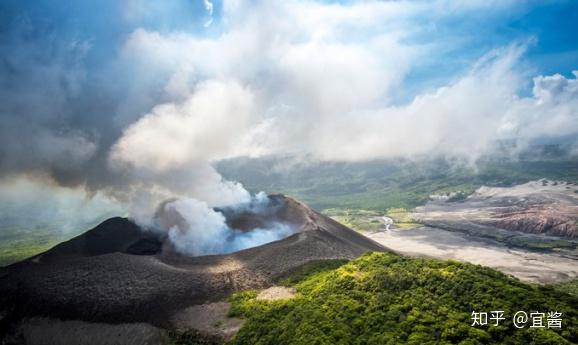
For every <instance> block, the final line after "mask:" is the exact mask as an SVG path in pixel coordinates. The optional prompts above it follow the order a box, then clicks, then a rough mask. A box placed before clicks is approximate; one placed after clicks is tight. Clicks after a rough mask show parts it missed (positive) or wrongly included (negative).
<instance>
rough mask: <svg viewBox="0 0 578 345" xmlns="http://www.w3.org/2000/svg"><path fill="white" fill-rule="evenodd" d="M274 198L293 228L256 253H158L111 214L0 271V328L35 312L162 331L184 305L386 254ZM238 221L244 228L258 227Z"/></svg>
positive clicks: (144, 235)
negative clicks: (326, 263) (313, 266)
mask: <svg viewBox="0 0 578 345" xmlns="http://www.w3.org/2000/svg"><path fill="white" fill-rule="evenodd" d="M271 198H272V199H273V200H274V202H275V203H277V204H278V205H280V206H278V207H276V209H275V212H274V214H273V215H270V216H271V217H274V218H275V219H276V220H277V221H282V222H285V223H290V224H292V225H294V226H296V227H297V228H298V230H297V232H296V233H295V234H293V235H291V236H289V237H287V238H285V239H283V240H279V241H275V242H271V243H268V244H265V245H262V246H259V247H254V248H250V249H246V250H242V251H239V252H235V253H232V254H226V255H209V256H199V257H188V256H183V255H179V254H177V253H175V252H173V251H170V250H164V251H160V249H161V247H162V243H161V242H160V240H159V239H157V238H155V237H152V235H151V234H150V233H148V232H144V231H141V229H139V227H138V226H137V225H135V224H134V223H132V222H131V221H129V220H127V219H124V218H112V219H109V220H107V221H105V222H103V223H102V224H100V225H99V226H97V227H95V228H94V229H92V230H90V231H88V232H86V233H84V234H82V235H80V236H78V237H75V238H73V239H71V240H70V241H67V242H64V243H62V244H60V245H57V246H56V247H54V248H52V249H50V250H49V251H47V252H45V253H43V254H40V255H38V256H36V257H33V258H31V259H28V260H25V261H24V262H21V263H18V264H15V265H12V266H10V267H8V268H5V269H0V315H5V316H4V318H3V319H2V318H1V317H0V326H2V327H3V329H4V330H10V329H13V328H14V327H15V325H17V324H18V323H19V321H20V320H22V319H24V318H30V317H38V316H41V317H49V318H59V319H63V320H81V321H89V322H102V323H139V322H140V323H142V322H144V323H150V324H153V325H155V326H159V327H164V326H166V320H168V319H169V318H170V316H171V315H174V314H175V313H177V312H178V311H180V310H182V309H184V308H186V307H189V306H191V305H194V304H200V303H204V302H206V301H214V300H219V299H222V298H223V297H225V296H227V295H228V294H230V293H232V292H234V291H239V290H244V289H249V288H264V287H268V286H271V285H273V284H274V283H275V282H276V281H277V280H278V279H279V278H281V277H283V276H285V275H287V274H288V273H290V272H292V271H293V270H295V269H297V268H299V267H300V266H302V265H304V264H306V263H308V262H311V261H317V260H326V259H352V258H355V257H357V256H359V255H361V254H363V253H364V252H367V251H384V250H386V249H385V248H384V247H382V246H381V245H379V244H377V243H376V242H373V241H372V240H370V239H368V238H366V237H364V236H362V235H360V234H358V233H356V232H355V231H353V230H351V229H349V228H347V227H345V226H343V225H341V224H339V223H337V222H335V221H334V220H332V219H330V218H328V217H325V216H323V215H321V214H319V213H317V212H315V211H313V210H312V209H310V208H308V207H307V206H305V205H303V204H302V203H300V202H298V201H296V200H293V199H291V198H287V197H284V196H281V195H276V196H271ZM227 217H234V215H232V214H229V215H228V216H227ZM242 217H243V219H242V222H243V223H244V224H249V223H255V224H258V223H259V221H260V220H258V219H254V220H251V219H250V217H249V216H248V215H247V214H242ZM227 220H228V221H229V222H231V223H235V222H236V221H237V220H235V219H227ZM237 222H238V221H237ZM135 254H136V255H135Z"/></svg>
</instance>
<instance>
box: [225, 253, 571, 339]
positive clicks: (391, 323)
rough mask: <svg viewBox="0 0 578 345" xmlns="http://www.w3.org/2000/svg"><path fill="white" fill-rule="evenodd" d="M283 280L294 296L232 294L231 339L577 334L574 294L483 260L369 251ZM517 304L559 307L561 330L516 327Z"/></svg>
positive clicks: (568, 336) (545, 309)
mask: <svg viewBox="0 0 578 345" xmlns="http://www.w3.org/2000/svg"><path fill="white" fill-rule="evenodd" d="M332 266H339V267H338V268H334V267H332ZM283 283H284V284H286V285H291V286H294V287H296V288H297V291H298V294H297V296H296V297H295V298H293V299H290V300H284V301H262V300H257V299H256V298H255V297H256V292H254V291H246V292H242V293H238V294H236V295H234V296H233V297H232V298H231V300H232V303H233V308H232V315H233V316H239V317H242V318H245V319H246V320H247V322H246V324H245V325H244V327H243V328H242V329H241V331H240V332H239V333H238V334H237V336H236V338H235V339H234V341H233V342H232V343H233V344H239V345H241V344H247V345H249V344H262V345H265V344H280V345H281V344H307V345H311V344H462V345H466V344H512V345H513V344H536V345H538V344H540V345H544V344H572V343H576V342H578V310H577V306H578V298H576V297H575V296H572V295H570V294H565V293H564V292H560V291H557V290H555V289H553V288H551V287H544V286H535V285H529V284H525V283H522V282H520V281H518V280H516V279H514V278H511V277H508V276H506V275H504V274H502V273H500V272H497V271H495V270H493V269H490V268H485V267H481V266H476V265H471V264H466V263H459V262H455V261H441V260H434V259H416V258H408V257H403V256H399V255H397V254H393V253H369V254H366V255H364V256H362V257H360V258H358V259H356V260H354V261H351V262H348V263H345V264H342V263H339V262H337V263H335V262H334V263H327V262H326V263H322V264H317V265H309V266H308V267H305V268H304V269H303V270H301V271H300V272H296V273H295V274H294V275H293V276H291V277H289V278H288V279H286V280H284V282H283ZM474 311H476V312H488V314H490V312H491V311H504V315H503V316H504V320H500V322H499V325H498V326H494V322H493V321H488V325H486V326H472V323H473V320H472V312H474ZM518 311H524V312H526V313H527V314H528V315H530V314H531V313H532V312H536V311H537V312H543V313H545V314H546V315H547V313H548V312H550V311H557V312H559V313H562V316H561V319H562V325H561V328H547V327H545V328H531V327H530V325H531V324H532V319H531V318H530V319H529V320H528V322H527V323H526V324H524V325H523V326H524V327H523V328H516V327H515V326H514V323H513V316H514V314H515V313H516V312H518ZM546 318H547V316H544V318H543V322H544V325H545V326H546V325H547V319H546Z"/></svg>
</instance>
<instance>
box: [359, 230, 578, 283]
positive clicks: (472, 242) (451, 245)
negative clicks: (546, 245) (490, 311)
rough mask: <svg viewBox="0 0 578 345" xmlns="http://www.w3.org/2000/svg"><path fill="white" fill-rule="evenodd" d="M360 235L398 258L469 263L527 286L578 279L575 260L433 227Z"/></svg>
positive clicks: (577, 262)
mask: <svg viewBox="0 0 578 345" xmlns="http://www.w3.org/2000/svg"><path fill="white" fill-rule="evenodd" d="M362 233H363V234H365V235H366V236H367V237H369V238H371V239H373V240H374V241H377V242H379V243H380V244H382V245H384V246H386V247H388V248H390V249H392V250H394V251H396V252H398V253H400V254H405V255H410V256H422V257H433V258H439V259H454V260H458V261H464V262H470V263H473V264H479V265H483V266H488V267H492V268H495V269H497V270H500V271H502V272H504V273H506V274H511V275H513V276H515V277H517V278H519V279H521V280H523V281H527V282H533V283H542V284H546V283H555V282H561V281H567V280H570V279H576V278H578V261H577V260H573V259H570V258H566V257H563V256H559V255H556V254H552V253H540V252H535V251H526V250H523V249H518V248H509V247H508V246H507V245H505V244H503V243H500V242H498V241H494V240H491V239H485V238H476V237H473V236H470V235H467V234H464V233H459V232H453V231H447V230H443V229H438V228H433V227H420V228H414V229H394V230H388V231H380V232H362Z"/></svg>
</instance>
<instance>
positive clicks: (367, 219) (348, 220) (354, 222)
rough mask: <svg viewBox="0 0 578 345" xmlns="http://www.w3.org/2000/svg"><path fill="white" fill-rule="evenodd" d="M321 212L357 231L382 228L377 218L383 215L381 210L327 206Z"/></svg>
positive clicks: (371, 230) (381, 223) (370, 230)
mask: <svg viewBox="0 0 578 345" xmlns="http://www.w3.org/2000/svg"><path fill="white" fill-rule="evenodd" d="M321 213H323V214H325V215H326V216H328V217H331V218H333V219H335V220H336V221H338V222H339V223H341V224H343V225H345V226H347V227H349V228H351V229H353V230H357V231H368V232H374V231H379V230H382V229H383V228H384V226H383V222H381V221H380V220H379V218H380V217H382V216H383V212H379V211H374V210H362V209H340V208H328V209H325V210H323V211H321Z"/></svg>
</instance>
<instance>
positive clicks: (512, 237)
mask: <svg viewBox="0 0 578 345" xmlns="http://www.w3.org/2000/svg"><path fill="white" fill-rule="evenodd" d="M410 215H411V218H412V219H413V220H414V221H416V222H419V223H421V224H422V225H424V226H422V227H420V228H417V227H415V228H409V229H408V228H403V227H399V226H398V227H396V224H395V222H394V224H393V225H392V226H391V225H389V224H388V223H389V221H388V219H389V218H387V217H385V218H381V219H382V225H381V227H380V229H378V230H377V231H369V232H368V231H366V232H364V233H365V234H366V236H368V237H369V238H371V239H373V240H375V241H377V242H379V243H381V244H382V245H385V246H387V247H388V248H391V249H393V250H395V251H397V252H399V253H402V254H407V255H412V256H428V257H436V258H441V259H455V260H461V261H467V262H471V263H474V264H480V265H484V266H489V267H493V268H496V269H498V270H500V271H502V272H505V273H508V274H511V275H514V276H516V277H518V278H520V279H522V280H524V281H529V282H535V283H552V282H560V281H567V280H571V279H576V278H578V239H577V238H576V235H577V232H576V224H578V223H577V221H578V186H576V185H574V184H567V183H564V182H553V181H545V180H540V181H533V182H529V183H526V184H522V185H518V186H514V187H509V188H507V187H494V188H488V187H481V188H479V189H478V190H477V191H476V192H475V193H474V194H472V195H471V196H469V197H467V198H466V199H464V200H461V201H458V202H449V201H445V200H443V199H440V198H438V199H436V200H435V201H430V202H429V203H428V204H426V205H425V206H422V207H417V208H416V209H415V210H414V211H413V212H411V213H410ZM376 219H380V218H376ZM384 219H385V220H384ZM387 228H389V229H388V230H387Z"/></svg>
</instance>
